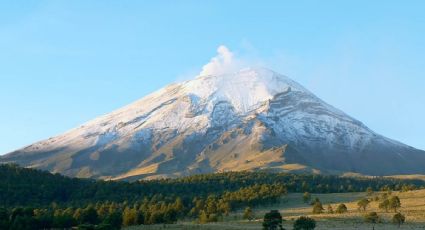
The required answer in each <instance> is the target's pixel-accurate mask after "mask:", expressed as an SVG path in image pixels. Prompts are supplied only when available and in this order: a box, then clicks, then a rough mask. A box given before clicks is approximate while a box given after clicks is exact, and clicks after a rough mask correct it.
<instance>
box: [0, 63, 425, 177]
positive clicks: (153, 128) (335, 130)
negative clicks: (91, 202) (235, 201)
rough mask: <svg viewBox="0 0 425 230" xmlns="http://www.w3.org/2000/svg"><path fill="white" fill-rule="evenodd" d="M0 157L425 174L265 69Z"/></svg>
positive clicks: (417, 155) (56, 166)
mask: <svg viewBox="0 0 425 230" xmlns="http://www.w3.org/2000/svg"><path fill="white" fill-rule="evenodd" d="M0 162H16V163H19V164H21V165H24V166H28V167H36V168H42V169H47V170H50V171H52V172H59V173H63V174H65V175H69V176H77V177H94V178H115V179H140V178H156V177H176V176H182V175H189V174H195V173H207V172H219V171H229V170H232V171H233V170H259V169H268V170H275V171H308V172H322V173H344V172H355V173H363V174H369V175H392V174H412V173H425V166H424V165H425V153H424V152H423V151H421V150H416V149H414V148H411V147H409V146H406V145H403V144H401V143H398V142H395V141H392V140H389V139H387V138H385V137H382V136H380V135H378V134H376V133H374V132H373V131H371V130H370V129H368V128H367V127H366V126H365V125H363V124H362V123H361V122H359V121H357V120H355V119H353V118H351V117H349V116H347V115H346V114H344V113H343V112H342V111H340V110H338V109H335V108H333V107H332V106H330V105H328V104H326V103H325V102H323V101H322V100H320V99H319V98H317V97H316V96H314V95H313V94H312V93H311V92H309V91H308V90H306V89H305V88H303V87H302V86H301V85H299V84H298V83H296V82H294V81H292V80H291V79H289V78H287V77H285V76H283V75H280V74H277V73H275V72H273V71H271V70H268V69H264V68H247V69H242V70H240V71H236V72H233V73H225V74H221V75H207V76H198V77H197V78H195V79H194V80H191V81H186V82H182V83H178V84H173V85H169V86H167V87H165V88H163V89H161V90H159V91H157V92H155V93H153V94H150V95H148V96H146V97H144V98H142V99H141V100H139V101H136V102H134V103H132V104H130V105H128V106H126V107H123V108H122V109H119V110H117V111H114V112H112V113H110V114H107V115H105V116H102V117H99V118H97V119H94V120H92V121H90V122H88V123H86V124H84V125H82V126H80V127H78V128H76V129H73V130H70V131H69V132H67V133H65V134H63V135H60V136H57V137H53V138H50V139H48V140H45V141H41V142H38V143H35V144H33V145H30V146H28V147H26V148H23V149H21V150H17V151H15V152H12V153H10V154H7V155H5V156H3V157H1V158H0Z"/></svg>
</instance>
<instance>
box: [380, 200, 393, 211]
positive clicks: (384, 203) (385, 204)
mask: <svg viewBox="0 0 425 230" xmlns="http://www.w3.org/2000/svg"><path fill="white" fill-rule="evenodd" d="M389 208H390V201H389V200H388V199H385V200H383V201H381V202H380V203H379V209H382V210H385V212H388V209H389Z"/></svg>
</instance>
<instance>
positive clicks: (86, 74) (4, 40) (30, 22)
mask: <svg viewBox="0 0 425 230" xmlns="http://www.w3.org/2000/svg"><path fill="white" fill-rule="evenodd" d="M424 11H425V1H413V0H410V1H390V0H385V1H377V0H376V1H369V0H368V1H359V0H353V1H348V0H347V1H339V0H335V1H330V0H324V1H315V0H311V1H255V3H254V1H245V0H244V1H224V0H223V1H198V0H196V1H157V0H155V1H86V0H81V1H78V0H73V1H60V0H54V1H53V0H52V1H31V0H27V1H15V0H10V1H7V0H5V1H2V2H1V4H0V103H1V105H2V106H1V113H0V128H1V132H0V140H1V141H0V154H1V153H6V152H9V151H11V150H14V149H16V148H20V147H23V146H24V145H28V144H31V143H32V142H35V141H38V140H41V139H44V138H48V137H50V136H53V135H57V134H60V133H62V132H64V131H66V130H68V129H70V128H73V127H75V126H77V125H79V124H82V123H84V122H86V121H88V120H90V119H92V118H95V117H97V116H99V115H102V114H105V113H108V112H110V111H112V110H114V109H117V108H119V107H121V106H123V105H126V104H128V103H130V102H132V101H134V100H136V99H138V98H141V97H143V96H144V95H146V94H148V93H150V92H152V91H154V90H156V89H159V88H160V87H162V86H164V85H166V84H168V83H171V82H175V81H178V80H181V79H185V78H188V76H190V75H192V74H193V75H194V74H195V73H197V72H199V71H200V69H201V67H202V66H203V65H204V64H205V63H207V62H208V61H209V59H210V58H211V57H212V56H214V55H215V51H216V49H217V47H218V46H219V45H221V44H223V45H226V46H227V47H229V48H230V49H231V50H232V51H233V52H235V53H236V54H237V55H239V56H241V57H245V58H248V59H259V60H261V61H262V62H263V63H264V64H265V65H266V66H267V67H270V68H272V69H274V70H276V71H278V72H280V73H282V74H285V75H288V76H290V77H291V78H293V79H294V80H296V81H298V82H300V83H301V84H303V85H304V86H306V87H307V88H308V89H310V90H311V91H313V92H314V93H315V94H316V95H318V96H319V97H321V98H322V99H323V100H325V101H327V102H328V103H330V104H332V105H334V106H335V107H337V108H340V109H341V110H343V111H345V112H346V113H348V114H349V115H351V116H353V117H355V118H357V119H358V120H360V121H362V122H364V123H365V124H366V125H368V126H369V127H370V128H371V129H373V130H375V131H376V132H378V133H381V134H383V135H385V136H387V137H390V138H393V139H396V140H400V141H402V142H404V143H406V144H409V145H411V146H413V147H416V148H421V149H425V14H424Z"/></svg>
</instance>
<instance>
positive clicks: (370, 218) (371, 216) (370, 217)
mask: <svg viewBox="0 0 425 230" xmlns="http://www.w3.org/2000/svg"><path fill="white" fill-rule="evenodd" d="M364 220H365V222H367V223H373V224H376V223H380V222H381V218H380V217H379V216H378V213H376V212H369V213H368V214H366V215H364Z"/></svg>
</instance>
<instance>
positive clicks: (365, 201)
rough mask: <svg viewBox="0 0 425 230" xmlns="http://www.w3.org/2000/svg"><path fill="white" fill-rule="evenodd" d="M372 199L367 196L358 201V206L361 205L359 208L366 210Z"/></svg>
mask: <svg viewBox="0 0 425 230" xmlns="http://www.w3.org/2000/svg"><path fill="white" fill-rule="evenodd" d="M369 203H370V201H369V200H368V199H366V198H363V199H361V200H359V201H358V202H357V206H359V209H363V211H366V208H367V206H368V205H369Z"/></svg>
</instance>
